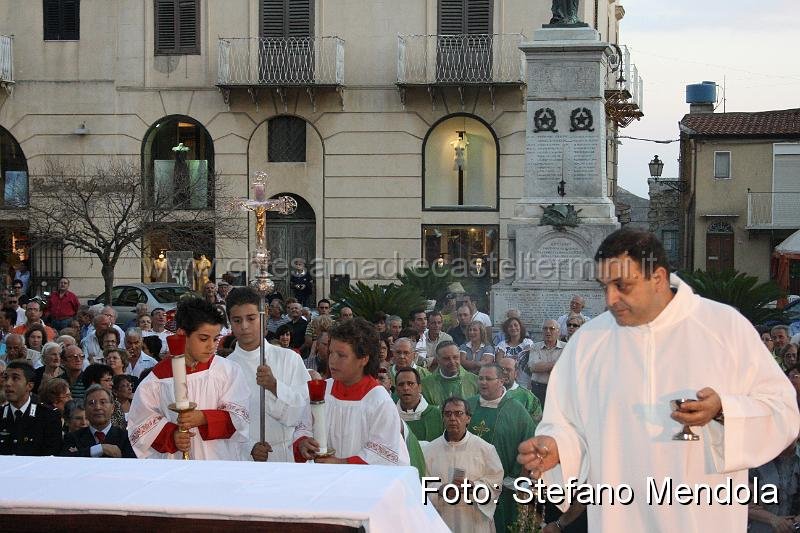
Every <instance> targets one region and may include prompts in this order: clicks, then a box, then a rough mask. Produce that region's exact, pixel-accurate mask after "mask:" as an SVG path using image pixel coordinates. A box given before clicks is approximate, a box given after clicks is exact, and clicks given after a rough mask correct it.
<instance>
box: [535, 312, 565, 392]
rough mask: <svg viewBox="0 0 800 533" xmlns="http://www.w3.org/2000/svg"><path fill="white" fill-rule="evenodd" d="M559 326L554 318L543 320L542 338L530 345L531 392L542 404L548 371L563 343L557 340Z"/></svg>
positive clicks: (556, 359)
mask: <svg viewBox="0 0 800 533" xmlns="http://www.w3.org/2000/svg"><path fill="white" fill-rule="evenodd" d="M559 331H560V327H559V325H558V322H556V321H555V320H545V321H544V324H542V337H543V340H542V341H540V342H537V343H535V344H534V345H533V346H531V355H530V358H529V359H528V370H529V371H530V373H531V392H533V394H534V395H535V396H536V397H537V398H538V399H539V403H541V404H542V405H544V400H545V397H546V396H547V382H548V380H549V379H550V372H551V371H552V370H553V367H554V366H555V364H556V361H558V358H559V356H561V351H562V350H563V349H564V343H563V342H561V341H560V340H558V336H559Z"/></svg>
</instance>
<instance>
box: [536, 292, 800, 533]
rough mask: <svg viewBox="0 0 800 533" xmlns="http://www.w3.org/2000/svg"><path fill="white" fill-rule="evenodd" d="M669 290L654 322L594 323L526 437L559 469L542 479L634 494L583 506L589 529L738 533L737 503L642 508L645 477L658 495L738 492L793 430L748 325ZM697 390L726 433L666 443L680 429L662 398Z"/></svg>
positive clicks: (781, 389) (773, 371) (570, 350)
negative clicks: (720, 488) (543, 438)
mask: <svg viewBox="0 0 800 533" xmlns="http://www.w3.org/2000/svg"><path fill="white" fill-rule="evenodd" d="M671 283H672V284H673V286H675V287H677V293H676V294H675V296H674V298H673V299H672V301H671V302H670V303H669V304H668V305H667V306H666V307H665V308H664V310H662V311H661V313H660V314H659V315H658V316H657V317H656V319H655V320H653V321H652V322H650V323H649V324H645V325H642V326H636V327H623V326H619V325H618V324H617V323H616V321H615V320H614V317H613V316H612V315H611V313H610V312H605V313H603V314H602V315H600V316H599V317H597V318H593V319H592V320H591V321H589V322H588V323H587V324H586V325H585V326H582V327H581V328H580V329H579V330H578V332H577V333H575V334H574V335H573V336H572V339H570V342H569V343H567V345H566V346H565V348H564V352H563V354H562V356H561V357H560V358H559V360H558V362H557V363H556V365H555V368H554V369H553V372H552V373H551V374H550V383H549V386H548V391H547V402H546V403H545V406H544V415H543V417H542V421H541V422H540V423H539V426H538V427H537V430H536V434H537V435H549V436H552V437H553V438H555V440H556V442H557V444H558V453H559V457H560V461H561V462H560V465H558V466H557V467H556V468H554V469H552V470H550V471H548V472H546V473H545V475H544V481H545V482H547V483H559V484H563V483H564V481H565V480H567V479H569V478H571V477H575V478H577V479H578V483H583V482H587V483H590V484H592V485H593V486H594V485H595V484H599V483H608V484H609V485H611V486H619V485H620V484H623V483H625V484H628V485H630V487H631V489H632V490H633V492H634V496H635V499H634V501H633V503H632V504H631V505H602V506H601V505H589V506H588V508H587V515H588V521H589V531H597V532H601V533H602V532H606V533H611V532H616V531H731V532H744V531H745V529H746V527H747V505H737V504H734V505H720V504H718V503H714V504H712V505H707V504H705V502H704V501H701V502H700V505H696V504H694V503H693V504H692V505H678V504H676V501H675V500H673V505H656V504H653V505H648V502H647V496H648V494H652V492H648V487H647V477H648V476H649V477H652V478H653V479H654V480H655V481H656V484H657V485H658V486H660V485H661V483H662V482H663V481H664V479H666V478H670V479H671V480H672V482H673V483H674V484H675V485H678V484H680V483H686V484H688V485H689V486H690V487H692V488H694V485H695V484H696V483H703V484H708V485H709V486H711V487H714V486H716V485H720V484H725V483H726V482H727V478H730V479H731V481H732V484H733V485H734V486H735V485H738V484H744V485H747V483H748V472H747V469H748V468H750V467H755V466H758V465H762V464H764V463H766V462H768V461H770V460H771V459H772V458H773V457H775V456H776V455H778V453H779V452H780V451H782V450H783V449H785V448H786V447H787V446H788V445H789V444H790V443H792V442H793V441H794V440H795V439H796V438H797V434H798V430H800V414H798V410H797V400H796V396H795V391H794V388H793V387H792V385H791V384H790V383H789V380H788V379H786V376H785V375H784V374H783V372H782V371H781V369H780V368H779V367H778V365H777V363H776V362H775V360H774V359H773V358H772V356H771V355H770V353H769V352H768V351H767V349H766V347H765V346H764V343H763V342H761V338H760V337H759V335H758V333H757V332H756V330H755V329H754V328H753V326H752V325H751V324H750V323H749V322H748V321H747V320H746V319H745V318H744V317H742V316H741V315H740V314H739V313H738V312H737V311H736V310H734V309H733V308H731V307H728V306H727V305H723V304H720V303H717V302H713V301H711V300H706V299H704V298H701V297H699V296H697V295H695V294H693V293H692V290H691V288H690V287H689V286H688V285H686V284H685V283H683V282H682V281H680V280H679V279H678V278H677V276H672V277H671ZM704 387H711V388H712V389H714V390H715V391H716V392H717V393H718V394H719V396H720V399H721V401H722V410H723V412H724V413H725V424H724V425H721V424H719V423H718V422H714V421H712V422H709V423H708V424H707V425H705V426H703V427H702V428H695V427H693V428H692V430H693V431H694V432H695V433H697V434H698V435H700V440H699V441H697V442H677V441H673V440H672V435H674V434H675V433H677V432H678V431H679V430H680V428H681V426H680V424H678V423H677V422H676V421H675V420H673V419H672V418H671V417H670V414H671V409H670V405H669V401H670V399H674V398H693V397H695V395H696V393H697V391H699V390H700V389H702V388H704ZM651 501H652V500H651ZM560 507H562V510H565V508H566V506H560Z"/></svg>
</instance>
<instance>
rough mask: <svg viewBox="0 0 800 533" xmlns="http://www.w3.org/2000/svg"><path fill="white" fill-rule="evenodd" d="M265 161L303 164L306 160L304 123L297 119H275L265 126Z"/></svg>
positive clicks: (283, 117) (282, 117) (284, 117)
mask: <svg viewBox="0 0 800 533" xmlns="http://www.w3.org/2000/svg"><path fill="white" fill-rule="evenodd" d="M267 137H268V142H267V160H268V161H269V162H271V163H277V162H304V161H305V160H306V121H305V120H303V119H301V118H297V117H287V116H281V117H275V118H273V119H271V120H270V121H269V123H268V125H267Z"/></svg>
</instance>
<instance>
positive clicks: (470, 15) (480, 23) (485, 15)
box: [464, 0, 493, 33]
mask: <svg viewBox="0 0 800 533" xmlns="http://www.w3.org/2000/svg"><path fill="white" fill-rule="evenodd" d="M466 2H467V12H466V31H465V32H464V33H492V2H493V0H466Z"/></svg>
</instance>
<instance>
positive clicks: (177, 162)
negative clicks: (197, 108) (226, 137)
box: [142, 116, 214, 209]
mask: <svg viewBox="0 0 800 533" xmlns="http://www.w3.org/2000/svg"><path fill="white" fill-rule="evenodd" d="M142 168H143V169H144V173H145V184H146V186H147V191H148V194H147V197H148V200H149V201H150V202H152V205H153V206H154V207H155V208H161V209H167V208H169V209H206V208H210V207H213V205H214V194H213V192H214V183H213V181H214V144H213V141H212V140H211V136H210V135H209V134H208V131H206V129H205V128H204V127H203V126H202V124H200V123H199V122H197V121H196V120H194V119H191V118H189V117H183V116H177V117H176V116H172V117H166V118H164V119H162V120H160V121H159V122H157V123H156V124H155V125H154V126H153V127H151V128H150V131H149V132H148V133H147V135H146V136H145V141H144V145H143V149H142Z"/></svg>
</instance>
